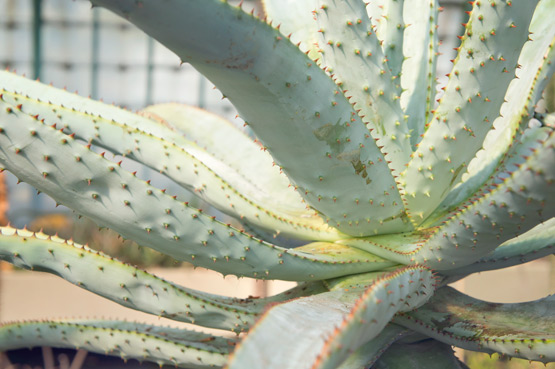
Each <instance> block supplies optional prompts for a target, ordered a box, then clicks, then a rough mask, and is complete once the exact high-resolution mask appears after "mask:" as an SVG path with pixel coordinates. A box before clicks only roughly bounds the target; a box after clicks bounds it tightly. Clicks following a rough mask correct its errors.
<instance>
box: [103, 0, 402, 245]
mask: <svg viewBox="0 0 555 369" xmlns="http://www.w3.org/2000/svg"><path fill="white" fill-rule="evenodd" d="M93 3H94V4H96V5H102V6H105V7H107V8H108V9H110V10H113V11H114V12H116V13H117V14H119V15H121V16H123V17H125V18H127V19H128V20H130V21H131V22H132V23H134V24H136V25H137V26H138V27H139V28H141V29H142V30H144V31H145V32H147V33H148V34H149V35H151V36H152V37H154V38H156V39H158V40H159V41H160V42H162V43H163V44H164V45H165V46H167V47H168V48H169V49H170V50H172V51H174V52H175V53H176V54H177V55H178V56H180V57H181V58H182V60H183V61H184V62H189V63H191V64H192V65H193V66H194V67H195V68H196V69H197V70H199V71H200V72H201V73H203V74H204V75H205V76H207V77H208V78H209V79H210V80H211V81H212V82H213V83H214V84H215V85H216V86H217V87H218V88H219V89H220V90H221V91H222V93H223V94H224V95H226V96H227V97H228V98H229V99H230V101H231V102H232V103H233V104H234V105H235V107H236V108H237V109H238V111H239V113H240V114H241V116H242V117H243V118H244V119H245V120H246V121H247V122H248V124H249V125H250V127H251V128H252V129H253V131H254V132H255V133H256V135H257V136H258V137H259V138H260V140H261V141H262V143H263V145H264V147H265V148H267V149H268V150H269V151H270V152H271V153H272V156H273V157H274V158H275V160H276V163H277V164H279V165H280V167H281V169H283V171H284V172H285V173H286V174H287V175H288V177H289V178H290V179H291V181H292V183H293V184H294V185H295V186H297V187H298V189H299V191H300V193H301V195H302V196H303V197H304V198H305V200H306V201H307V202H308V203H309V204H310V205H311V206H312V207H314V208H315V209H317V210H318V211H319V212H321V213H323V214H324V215H325V216H326V219H329V223H330V224H331V225H332V226H334V227H337V228H339V229H340V230H341V231H343V232H345V233H348V234H351V235H355V236H361V235H368V234H375V233H388V232H394V231H398V230H399V228H405V223H403V222H401V225H400V224H399V221H398V219H399V218H403V219H404V217H403V213H402V212H398V211H397V210H398V207H399V203H398V201H396V200H395V199H394V198H392V196H393V195H392V196H386V195H385V193H389V191H393V190H395V189H396V184H395V181H394V178H393V176H392V175H391V174H390V173H389V172H390V170H389V168H388V165H387V160H386V158H385V157H384V155H383V154H382V153H381V151H380V149H379V148H378V146H377V144H376V142H375V141H374V139H373V138H372V137H371V136H370V135H369V134H368V130H367V128H366V126H365V125H364V123H363V122H362V120H361V118H360V117H359V116H358V114H357V113H356V111H355V109H354V108H353V107H352V106H351V105H350V103H349V101H348V99H347V98H346V97H345V96H344V94H343V92H342V89H341V88H340V87H339V86H337V85H336V84H335V83H334V81H333V80H332V79H331V78H330V77H329V76H328V75H326V73H325V72H324V71H323V70H322V69H320V68H318V66H316V65H315V64H314V62H313V61H312V60H311V59H309V58H308V57H307V56H306V55H304V53H302V52H301V51H300V50H299V49H298V48H297V47H296V46H295V45H294V44H292V43H291V42H290V41H289V40H288V39H287V38H286V37H284V36H283V35H282V34H281V33H280V32H279V31H278V30H277V29H274V28H272V27H271V26H269V25H267V24H265V23H263V22H262V21H260V20H259V19H256V18H255V17H253V16H251V15H249V14H246V13H244V12H243V11H242V10H241V9H239V8H235V7H232V6H231V5H229V4H228V3H227V2H222V1H217V0H186V1H177V0H170V1H164V2H160V1H155V0H146V1H141V2H140V3H136V2H135V1H133V0H122V1H116V2H114V1H106V0H94V1H93ZM161 19H163V21H160V20H161ZM193 35H194V37H193ZM229 45H233V47H229ZM284 76H287V78H285V79H284ZM299 158H302V160H300V159H299ZM384 173H386V175H384ZM370 194H372V195H370Z"/></svg>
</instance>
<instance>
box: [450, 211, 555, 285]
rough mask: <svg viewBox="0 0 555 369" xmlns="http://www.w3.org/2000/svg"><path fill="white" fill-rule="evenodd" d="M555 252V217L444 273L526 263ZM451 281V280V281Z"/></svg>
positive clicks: (462, 273)
mask: <svg viewBox="0 0 555 369" xmlns="http://www.w3.org/2000/svg"><path fill="white" fill-rule="evenodd" d="M554 253H555V218H551V219H549V220H548V221H546V222H544V223H542V224H539V225H537V226H536V227H534V228H532V229H531V230H529V231H528V232H526V233H523V234H522V235H520V236H518V237H515V238H513V239H511V240H509V241H506V242H504V243H503V244H501V246H499V247H498V248H496V249H495V250H494V251H493V252H492V253H491V254H490V255H488V256H485V257H483V258H482V259H480V260H478V261H477V262H475V263H474V264H470V265H467V266H465V267H462V268H455V269H450V270H445V271H442V274H443V275H449V276H460V277H463V276H465V275H468V274H471V273H477V272H484V271H487V270H496V269H501V268H508V267H511V266H514V265H519V264H524V263H527V262H529V261H532V260H536V259H539V258H542V257H544V256H547V255H551V254H554ZM450 283H451V282H450Z"/></svg>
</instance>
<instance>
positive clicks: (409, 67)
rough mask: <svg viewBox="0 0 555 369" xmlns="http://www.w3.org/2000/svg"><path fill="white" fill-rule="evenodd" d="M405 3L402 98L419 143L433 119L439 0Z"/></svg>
mask: <svg viewBox="0 0 555 369" xmlns="http://www.w3.org/2000/svg"><path fill="white" fill-rule="evenodd" d="M391 3H395V2H391ZM404 4H405V5H404V8H403V20H404V22H405V25H404V27H403V28H404V34H403V55H404V61H403V66H402V72H401V87H402V88H403V93H402V94H401V101H400V102H401V108H402V109H403V111H404V112H405V114H406V115H407V116H408V118H407V119H408V129H409V132H410V142H411V145H412V146H413V147H415V145H416V144H417V143H418V142H419V141H420V138H421V137H420V136H421V135H422V134H423V133H424V131H425V125H426V124H427V123H428V122H429V121H430V120H431V115H432V109H433V107H434V104H435V96H436V78H435V71H436V63H437V56H438V47H439V39H438V30H437V29H436V28H437V21H438V9H439V5H438V2H437V0H427V1H426V2H424V4H423V3H422V2H421V1H405V2H404ZM378 37H379V34H378ZM425 46H426V47H425Z"/></svg>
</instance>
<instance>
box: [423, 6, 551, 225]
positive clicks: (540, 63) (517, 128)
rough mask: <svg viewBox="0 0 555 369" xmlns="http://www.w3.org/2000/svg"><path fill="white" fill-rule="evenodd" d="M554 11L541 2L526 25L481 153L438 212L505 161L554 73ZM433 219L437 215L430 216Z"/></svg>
mask: <svg viewBox="0 0 555 369" xmlns="http://www.w3.org/2000/svg"><path fill="white" fill-rule="evenodd" d="M553 12H555V1H554V0H541V1H540V2H539V3H538V7H537V8H536V11H535V13H534V17H533V18H532V23H531V24H530V32H531V34H530V36H529V37H530V40H528V41H527V42H526V43H525V44H524V46H523V48H522V52H521V54H520V57H519V59H518V64H519V68H518V69H517V71H516V75H517V77H518V78H515V79H514V80H513V81H512V82H511V83H510V85H509V88H508V91H507V93H506V95H505V100H507V101H506V103H505V104H503V105H502V107H501V115H500V116H499V117H498V118H497V119H496V120H495V121H494V122H493V127H494V128H495V129H493V130H492V131H490V132H489V133H488V134H487V135H486V137H485V141H484V144H483V145H482V146H483V147H482V150H480V151H478V153H477V154H476V157H475V158H474V159H473V160H472V161H471V162H470V164H469V165H468V169H467V170H466V172H467V173H466V174H465V175H464V176H463V177H462V179H463V180H464V182H462V183H460V184H459V185H458V186H457V187H455V188H454V189H453V190H452V191H451V192H450V193H449V195H448V196H447V197H446V198H445V200H443V202H442V203H441V204H440V206H439V208H438V209H437V210H436V212H438V213H440V214H441V213H443V214H444V213H445V212H448V211H451V210H452V209H453V208H455V207H456V206H458V205H459V204H460V203H462V202H463V201H465V200H466V199H468V198H469V197H470V196H472V194H473V193H474V192H476V191H477V190H479V188H480V187H481V186H482V184H483V183H484V182H486V181H487V180H488V179H489V177H490V176H491V175H493V173H494V172H495V170H496V169H497V168H498V167H499V166H500V165H501V164H502V162H503V161H504V160H505V159H506V155H507V153H508V151H509V150H510V148H511V146H512V145H514V141H515V137H518V136H520V135H521V132H522V130H524V129H525V128H526V125H527V124H528V122H529V119H530V117H532V115H533V113H534V108H535V107H536V104H537V102H538V100H539V99H540V98H541V96H542V91H543V90H544V89H545V87H546V85H547V82H548V80H549V78H550V77H551V76H552V75H553V72H554V71H555V63H554V62H553V60H554V58H555V28H554V27H553V22H552V19H551V16H550V15H551V14H553ZM432 218H437V215H432Z"/></svg>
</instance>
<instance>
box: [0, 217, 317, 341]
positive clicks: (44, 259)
mask: <svg viewBox="0 0 555 369" xmlns="http://www.w3.org/2000/svg"><path fill="white" fill-rule="evenodd" d="M0 234H1V236H0V260H4V261H7V262H10V263H12V264H14V265H16V266H17V267H20V268H25V269H30V270H34V271H41V272H47V273H52V274H55V275H57V276H59V277H61V278H63V279H65V280H67V281H68V282H70V283H73V284H75V285H77V286H79V287H81V288H84V289H86V290H88V291H91V292H93V293H96V294H98V295H100V296H102V297H105V298H108V299H110V300H112V301H114V302H117V303H118V304H120V305H123V306H126V307H129V308H131V309H136V310H140V311H143V312H146V313H150V314H154V315H158V316H161V317H164V318H168V319H173V320H178V321H182V322H187V323H193V324H196V325H200V326H205V327H210V328H218V329H226V330H231V331H234V332H237V333H239V332H242V331H245V330H247V329H248V328H249V327H250V325H251V324H252V323H253V322H254V321H255V320H256V319H257V317H258V316H259V315H260V314H262V312H263V311H264V309H265V306H266V304H269V303H276V302H278V301H283V300H289V299H292V298H297V297H300V296H306V295H309V294H313V293H318V292H322V291H324V290H325V289H324V287H323V286H322V285H321V283H316V282H314V283H312V284H306V285H299V286H298V287H295V288H293V289H291V290H288V291H286V292H283V293H281V294H279V295H276V296H273V297H270V298H264V299H238V298H231V297H225V296H218V295H213V294H208V293H204V292H201V291H196V290H193V289H190V288H185V287H181V286H179V285H176V284H174V283H171V282H168V281H165V280H163V279H161V278H158V277H156V276H154V275H152V274H150V273H147V272H145V271H143V270H140V269H138V268H136V267H134V266H131V265H128V264H124V263H122V262H120V261H118V260H116V259H114V258H112V257H109V256H107V255H104V254H102V253H100V252H98V251H95V250H92V249H90V248H88V247H87V246H82V245H79V244H76V243H74V242H72V241H68V240H63V239H60V238H58V237H51V236H48V235H45V234H42V233H35V232H29V231H27V230H21V229H14V228H10V227H1V228H0Z"/></svg>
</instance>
